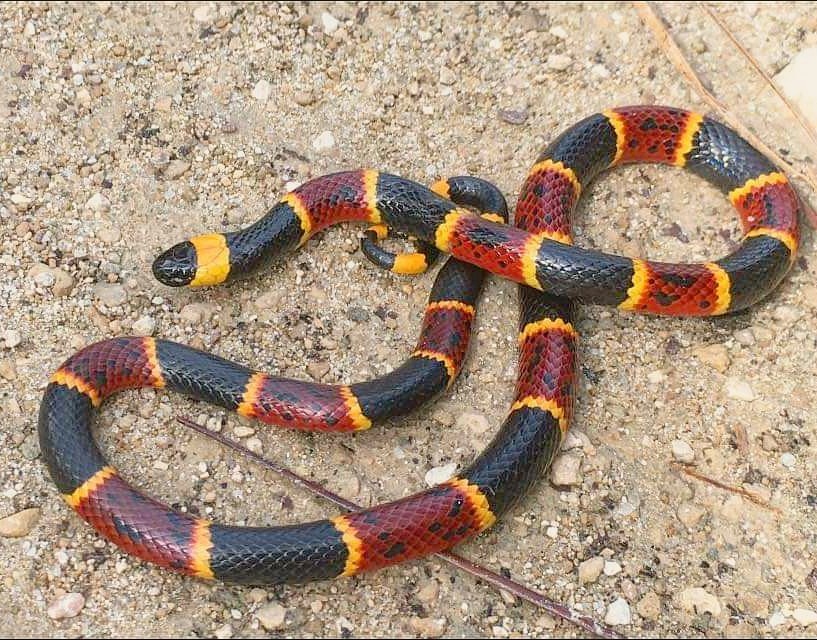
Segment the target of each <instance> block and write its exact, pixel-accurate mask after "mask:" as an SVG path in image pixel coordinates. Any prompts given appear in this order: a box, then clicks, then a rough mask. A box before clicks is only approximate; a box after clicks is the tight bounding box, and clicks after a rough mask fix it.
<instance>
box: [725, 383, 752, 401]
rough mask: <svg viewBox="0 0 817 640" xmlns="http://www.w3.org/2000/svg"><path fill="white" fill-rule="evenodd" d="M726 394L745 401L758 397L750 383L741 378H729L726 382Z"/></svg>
mask: <svg viewBox="0 0 817 640" xmlns="http://www.w3.org/2000/svg"><path fill="white" fill-rule="evenodd" d="M724 389H725V390H726V395H727V396H728V397H730V398H734V399H735V400H743V401H744V402H752V400H754V399H755V398H756V396H755V392H754V390H753V389H752V387H751V386H749V383H748V382H746V381H745V380H741V379H740V378H727V379H726V382H725V383H724Z"/></svg>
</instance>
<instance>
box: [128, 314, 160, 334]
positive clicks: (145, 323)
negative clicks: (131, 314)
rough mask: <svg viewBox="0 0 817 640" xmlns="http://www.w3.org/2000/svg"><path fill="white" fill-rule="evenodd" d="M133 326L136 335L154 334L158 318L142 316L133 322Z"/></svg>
mask: <svg viewBox="0 0 817 640" xmlns="http://www.w3.org/2000/svg"><path fill="white" fill-rule="evenodd" d="M132 328H133V334H134V335H136V336H152V335H153V332H154V331H155V330H156V320H154V319H153V318H151V317H150V316H142V317H140V318H139V319H138V320H137V321H136V322H134V323H133V327H132Z"/></svg>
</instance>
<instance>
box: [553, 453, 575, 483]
mask: <svg viewBox="0 0 817 640" xmlns="http://www.w3.org/2000/svg"><path fill="white" fill-rule="evenodd" d="M581 466H582V460H581V458H580V457H579V456H575V455H573V454H570V453H566V454H563V455H560V456H559V457H558V458H556V460H554V462H553V466H552V467H551V470H550V481H551V482H552V483H553V484H554V485H556V486H557V487H575V486H578V485H580V484H581V483H582V473H581Z"/></svg>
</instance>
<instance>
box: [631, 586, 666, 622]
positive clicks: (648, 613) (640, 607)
mask: <svg viewBox="0 0 817 640" xmlns="http://www.w3.org/2000/svg"><path fill="white" fill-rule="evenodd" d="M635 608H636V611H638V615H640V616H641V617H642V618H644V619H646V620H657V619H658V616H659V615H661V598H659V597H658V595H657V594H656V593H655V592H654V591H647V593H645V594H644V597H643V598H641V600H639V601H638V604H636V606H635Z"/></svg>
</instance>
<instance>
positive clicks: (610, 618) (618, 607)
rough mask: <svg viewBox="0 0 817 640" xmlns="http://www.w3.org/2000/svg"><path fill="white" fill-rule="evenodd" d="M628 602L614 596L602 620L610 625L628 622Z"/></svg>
mask: <svg viewBox="0 0 817 640" xmlns="http://www.w3.org/2000/svg"><path fill="white" fill-rule="evenodd" d="M631 619H632V616H631V614H630V604H629V603H628V602H627V601H626V600H625V599H624V598H616V599H615V600H613V602H611V603H610V604H609V605H608V606H607V615H605V616H604V622H605V623H607V624H609V625H612V626H620V625H625V624H630V621H631Z"/></svg>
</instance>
